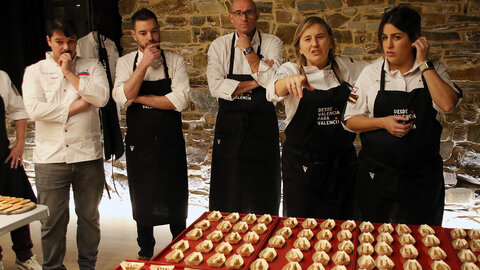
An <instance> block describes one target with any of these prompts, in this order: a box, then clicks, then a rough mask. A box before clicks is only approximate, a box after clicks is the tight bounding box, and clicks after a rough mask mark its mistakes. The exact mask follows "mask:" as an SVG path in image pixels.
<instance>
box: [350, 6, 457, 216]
mask: <svg viewBox="0 0 480 270" xmlns="http://www.w3.org/2000/svg"><path fill="white" fill-rule="evenodd" d="M378 39H379V43H380V46H381V47H382V49H383V52H384V57H382V58H380V59H378V60H377V61H374V62H373V63H372V64H371V65H369V66H367V67H366V68H365V69H364V70H363V72H362V74H361V75H360V77H359V78H358V80H357V83H356V86H355V89H354V92H355V94H356V95H357V97H358V99H357V101H356V103H349V104H348V106H347V109H346V112H345V121H346V122H345V125H346V127H347V128H349V129H350V130H353V131H357V132H361V134H360V137H361V141H362V150H361V151H360V153H359V156H358V167H357V168H358V169H357V181H356V184H357V189H356V191H357V192H358V198H359V206H360V208H361V209H360V211H361V216H362V219H363V220H370V221H372V222H392V223H407V224H422V223H427V224H431V225H441V224H442V217H443V206H444V196H445V186H444V179H443V162H442V158H441V156H440V154H439V146H440V134H441V131H442V126H441V125H440V123H439V122H438V121H437V119H436V117H437V112H441V113H442V112H449V111H451V110H453V109H454V108H455V106H456V104H457V102H458V99H459V92H456V91H455V89H454V88H455V86H454V85H453V84H452V83H451V82H450V78H449V76H448V74H447V72H446V69H445V67H444V66H443V65H441V64H440V63H439V62H434V63H432V62H430V61H428V51H429V42H428V40H427V38H426V37H423V36H421V18H420V15H419V14H418V13H417V12H416V11H414V10H413V9H411V8H409V7H406V6H399V7H396V8H394V9H392V10H391V11H389V12H387V13H385V14H384V15H383V18H382V21H381V23H380V26H379V30H378Z"/></svg>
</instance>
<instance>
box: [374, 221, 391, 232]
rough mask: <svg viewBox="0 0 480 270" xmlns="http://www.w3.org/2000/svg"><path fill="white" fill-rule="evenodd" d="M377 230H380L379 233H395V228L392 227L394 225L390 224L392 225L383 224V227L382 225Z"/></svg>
mask: <svg viewBox="0 0 480 270" xmlns="http://www.w3.org/2000/svg"><path fill="white" fill-rule="evenodd" d="M377 230H378V232H379V233H384V232H386V233H389V234H391V233H393V226H392V224H390V223H383V224H382V225H380V226H379V227H378V229H377Z"/></svg>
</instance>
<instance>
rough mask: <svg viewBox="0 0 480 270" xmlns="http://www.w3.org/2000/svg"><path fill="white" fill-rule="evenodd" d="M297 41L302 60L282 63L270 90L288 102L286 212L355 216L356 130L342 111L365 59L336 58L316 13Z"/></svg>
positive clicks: (327, 30)
mask: <svg viewBox="0 0 480 270" xmlns="http://www.w3.org/2000/svg"><path fill="white" fill-rule="evenodd" d="M294 42H295V48H296V49H297V55H298V56H299V58H300V59H299V61H298V65H296V64H293V63H285V64H283V65H282V66H281V67H280V68H279V69H278V71H277V74H276V76H275V80H274V82H272V83H271V84H270V85H269V87H268V90H267V91H268V96H269V98H271V99H272V100H275V101H278V100H281V99H283V100H284V101H285V112H286V115H287V122H288V125H287V128H286V130H285V135H286V140H285V143H284V146H283V151H282V175H283V202H284V203H283V206H284V207H283V214H284V216H295V217H305V218H306V217H313V218H334V219H352V218H353V217H352V214H353V213H352V206H353V200H352V199H353V198H352V190H353V186H352V184H353V180H354V174H355V165H356V159H357V156H356V151H355V147H354V145H353V141H354V139H355V136H356V134H355V133H353V132H349V131H346V130H345V129H344V128H343V126H342V123H341V116H342V113H343V111H344V108H345V105H346V103H347V100H348V98H349V96H350V93H351V87H350V84H349V82H350V83H353V82H354V80H355V79H356V77H357V76H358V74H359V73H360V71H361V70H362V68H363V66H364V65H365V64H364V63H362V62H359V61H353V60H352V59H350V58H346V57H335V56H334V54H333V51H334V48H333V37H332V36H331V29H330V27H329V26H328V25H327V24H326V23H325V22H324V21H323V20H322V19H320V18H318V17H309V18H307V19H306V20H305V21H304V22H303V23H302V24H300V25H299V26H298V28H297V32H296V33H295V39H294ZM312 52H315V53H312ZM317 52H319V53H317ZM342 78H345V79H346V80H348V81H345V80H344V79H342ZM307 88H308V89H307ZM280 97H282V98H280Z"/></svg>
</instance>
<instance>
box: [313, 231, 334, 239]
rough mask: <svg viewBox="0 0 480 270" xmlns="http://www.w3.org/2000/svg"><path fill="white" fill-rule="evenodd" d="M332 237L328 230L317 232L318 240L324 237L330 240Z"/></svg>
mask: <svg viewBox="0 0 480 270" xmlns="http://www.w3.org/2000/svg"><path fill="white" fill-rule="evenodd" d="M332 237H333V234H332V232H331V231H330V230H321V231H319V232H318V233H317V239H318V240H321V239H325V240H327V241H330V239H332Z"/></svg>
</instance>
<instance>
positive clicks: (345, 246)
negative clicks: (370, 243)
mask: <svg viewBox="0 0 480 270" xmlns="http://www.w3.org/2000/svg"><path fill="white" fill-rule="evenodd" d="M354 249H355V247H354V245H353V243H352V241H350V240H345V241H342V242H340V244H338V250H342V251H345V252H346V253H348V254H352V252H353V250H354Z"/></svg>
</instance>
